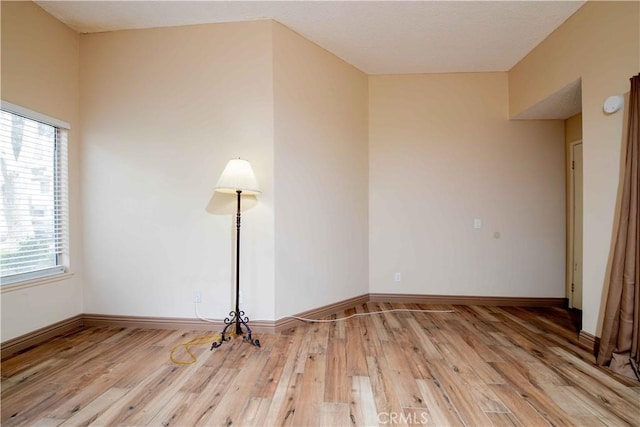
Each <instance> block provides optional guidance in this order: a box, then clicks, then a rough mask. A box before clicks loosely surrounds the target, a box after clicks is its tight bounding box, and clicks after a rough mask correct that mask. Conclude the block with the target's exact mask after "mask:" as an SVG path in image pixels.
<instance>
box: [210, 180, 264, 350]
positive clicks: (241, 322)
mask: <svg viewBox="0 0 640 427" xmlns="http://www.w3.org/2000/svg"><path fill="white" fill-rule="evenodd" d="M236 194H237V195H238V211H237V212H236V309H235V311H232V312H230V313H229V317H226V318H225V319H224V323H225V327H224V329H223V330H222V332H221V333H220V339H219V340H218V341H215V342H213V343H212V344H211V350H213V349H214V348H218V347H220V346H221V345H222V343H223V342H225V341H229V340H230V339H231V337H229V336H227V329H229V327H230V326H231V325H234V324H235V329H236V331H235V335H236V336H239V335H244V334H243V333H242V326H244V327H245V329H246V330H247V335H246V336H244V337H243V339H244V340H245V341H249V342H250V343H251V344H253V345H255V346H256V347H260V340H258V339H253V338H252V337H251V328H250V327H249V325H248V322H249V318H248V317H247V316H245V314H244V311H240V211H241V210H240V198H241V194H242V190H236Z"/></svg>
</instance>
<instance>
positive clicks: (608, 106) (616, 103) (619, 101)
mask: <svg viewBox="0 0 640 427" xmlns="http://www.w3.org/2000/svg"><path fill="white" fill-rule="evenodd" d="M623 105H624V98H623V97H622V96H620V95H613V96H610V97H608V98H607V99H605V100H604V106H603V109H604V112H605V113H607V114H613V113H615V112H616V111H618V110H619V109H620V108H622V106H623Z"/></svg>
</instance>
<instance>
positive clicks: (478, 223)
mask: <svg viewBox="0 0 640 427" xmlns="http://www.w3.org/2000/svg"><path fill="white" fill-rule="evenodd" d="M473 228H482V220H481V219H479V218H476V219H474V220H473Z"/></svg>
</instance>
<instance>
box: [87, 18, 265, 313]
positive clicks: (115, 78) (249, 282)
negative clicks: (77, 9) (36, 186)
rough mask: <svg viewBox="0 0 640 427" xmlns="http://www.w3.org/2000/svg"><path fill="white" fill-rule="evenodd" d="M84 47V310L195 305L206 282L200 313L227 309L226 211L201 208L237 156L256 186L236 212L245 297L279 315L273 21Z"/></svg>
mask: <svg viewBox="0 0 640 427" xmlns="http://www.w3.org/2000/svg"><path fill="white" fill-rule="evenodd" d="M80 46H81V103H80V105H81V110H82V112H83V117H82V124H83V126H82V139H83V144H84V150H83V157H82V160H83V184H84V191H83V201H84V203H83V213H84V219H85V221H84V222H85V236H84V237H85V238H84V250H85V253H86V266H87V268H86V271H87V275H86V277H87V282H86V286H85V311H86V312H88V313H104V314H117V315H138V316H168V317H194V316H195V315H194V310H193V303H192V298H193V297H192V296H193V291H194V290H201V291H202V298H203V304H202V306H201V309H202V313H203V314H204V315H206V316H208V317H213V318H222V317H224V316H226V315H227V314H228V312H229V309H230V307H232V306H231V292H232V289H233V283H234V279H233V277H232V271H234V269H233V262H234V257H235V251H234V250H233V247H234V246H233V236H234V234H235V225H234V217H233V216H232V215H230V213H231V211H232V210H231V211H229V210H227V211H226V213H227V214H225V215H211V214H209V213H208V212H206V211H205V207H207V204H208V202H209V200H210V198H211V196H212V192H213V187H214V185H215V183H216V181H217V179H218V177H219V175H220V173H221V172H222V169H223V168H224V166H225V164H226V162H227V161H228V160H229V159H230V158H233V157H242V158H244V159H247V160H249V161H250V162H251V164H252V166H253V169H254V171H255V173H256V175H257V178H258V182H259V184H260V186H261V188H262V190H263V194H262V195H261V196H259V203H258V204H257V205H255V206H254V207H253V208H251V209H247V210H245V211H244V212H243V216H242V244H241V249H242V262H241V273H240V278H241V288H242V293H243V304H242V305H243V308H244V310H245V311H246V312H247V314H248V315H249V316H250V317H251V319H254V320H257V319H273V318H274V267H273V265H274V207H273V206H274V180H273V168H274V164H273V85H272V55H271V52H272V47H271V23H270V22H269V21H256V22H246V23H233V24H218V25H197V26H185V27H174V28H161V29H150V30H134V31H119V32H109V33H101V34H91V35H83V36H81V43H80ZM216 197H217V198H220V197H225V196H224V195H217V196H216ZM228 197H230V198H231V199H230V201H231V202H232V203H231V205H232V206H233V200H235V199H234V197H235V196H233V195H232V196H228ZM219 200H220V199H219ZM219 200H218V201H219ZM246 206H247V207H249V205H248V204H246Z"/></svg>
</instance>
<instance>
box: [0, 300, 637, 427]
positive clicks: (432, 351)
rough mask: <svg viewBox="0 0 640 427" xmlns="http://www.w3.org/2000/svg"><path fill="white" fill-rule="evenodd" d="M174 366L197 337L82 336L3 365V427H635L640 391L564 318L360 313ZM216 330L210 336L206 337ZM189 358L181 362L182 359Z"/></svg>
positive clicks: (94, 331) (539, 311)
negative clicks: (603, 363)
mask: <svg viewBox="0 0 640 427" xmlns="http://www.w3.org/2000/svg"><path fill="white" fill-rule="evenodd" d="M390 308H422V309H439V310H441V309H451V310H454V312H453V313H386V314H380V315H372V316H366V317H357V318H353V319H351V320H348V321H344V322H337V323H330V324H328V323H324V324H306V325H302V326H299V327H297V328H295V329H292V330H288V331H286V332H283V333H280V334H277V335H267V334H255V336H254V337H257V338H259V339H260V341H261V343H262V348H257V347H254V346H252V345H250V344H248V343H246V342H243V341H242V340H241V339H234V340H233V341H231V342H229V343H225V344H224V345H223V346H222V347H221V348H219V349H217V350H214V351H209V346H208V345H205V346H201V347H195V348H193V351H194V353H195V355H196V356H197V362H196V363H195V364H193V365H186V366H177V365H174V364H173V363H172V362H171V361H170V360H169V351H170V349H171V348H172V347H173V346H174V345H176V344H178V343H181V342H185V341H189V340H192V339H194V338H197V337H199V336H201V335H203V334H202V332H194V331H175V330H143V329H123V328H97V327H90V328H86V329H84V330H81V331H79V332H76V333H73V334H70V335H68V336H65V337H60V338H57V339H55V340H52V341H50V342H48V343H46V344H43V345H40V346H37V347H35V348H32V349H30V350H28V351H26V352H24V353H22V354H20V355H17V356H14V357H12V358H10V359H8V360H6V361H4V362H3V363H2V382H1V386H2V395H1V405H2V411H1V423H2V426H7V427H8V426H25V425H28V426H54V425H65V426H66V425H157V426H160V425H163V426H195V425H257V426H272V425H273V426H276V425H277V426H279V425H295V426H308V425H322V426H334V425H335V426H337V425H344V426H347V425H393V426H395V425H420V424H422V425H450V426H453V425H467V426H490V425H523V426H544V425H580V426H583V425H640V392H639V389H638V386H639V384H638V383H635V382H633V381H630V380H625V379H622V378H619V377H617V376H615V375H614V374H611V373H609V372H608V371H607V370H605V369H602V368H599V367H596V366H595V365H594V363H593V361H594V357H593V355H591V354H590V353H589V351H587V350H586V349H585V348H583V347H581V346H580V345H578V343H577V337H576V335H577V334H576V332H575V330H572V328H573V327H572V324H571V319H570V316H569V314H568V312H567V311H566V310H563V309H559V308H526V309H525V308H516V307H479V306H425V305H420V306H418V305H411V304H408V305H401V304H393V305H391V304H382V303H368V304H366V305H362V306H359V307H357V308H356V309H354V310H349V311H346V312H344V313H342V314H340V315H339V316H338V317H340V316H345V315H349V314H353V313H354V312H366V311H376V310H384V309H390ZM212 332H215V331H212ZM177 356H178V357H181V358H185V357H186V355H185V354H184V353H179V354H177Z"/></svg>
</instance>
